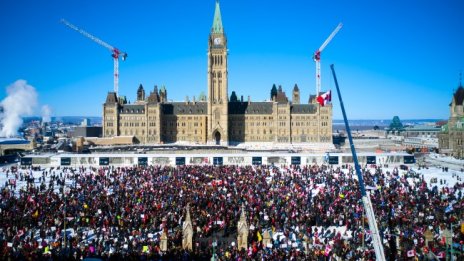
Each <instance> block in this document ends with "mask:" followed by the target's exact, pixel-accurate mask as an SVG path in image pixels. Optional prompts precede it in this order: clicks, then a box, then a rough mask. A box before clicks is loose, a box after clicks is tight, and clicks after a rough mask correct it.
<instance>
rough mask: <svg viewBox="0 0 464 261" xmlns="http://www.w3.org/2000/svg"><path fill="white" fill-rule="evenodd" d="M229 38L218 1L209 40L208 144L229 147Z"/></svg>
mask: <svg viewBox="0 0 464 261" xmlns="http://www.w3.org/2000/svg"><path fill="white" fill-rule="evenodd" d="M227 74H228V73H227V38H226V35H225V34H224V28H223V27H222V19H221V10H220V7H219V1H218V0H217V1H216V9H215V11H214V20H213V27H212V28H211V33H210V34H209V39H208V144H216V145H228V143H229V135H228V123H229V122H228V114H229V112H228V102H229V99H228V91H227V89H228V88H227V79H228V76H227Z"/></svg>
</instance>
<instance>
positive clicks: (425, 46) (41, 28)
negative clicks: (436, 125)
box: [0, 0, 464, 119]
mask: <svg viewBox="0 0 464 261" xmlns="http://www.w3.org/2000/svg"><path fill="white" fill-rule="evenodd" d="M214 2H215V1H214V0H201V1H181V0H169V1H168V0H158V1H148V0H147V1H115V0H112V1H107V0H102V1H90V0H79V1H77V0H70V1H63V0H60V1H58V0H55V1H31V0H30V1H25V0H2V1H0V35H1V36H2V40H1V41H0V49H1V51H2V59H0V71H1V73H0V88H1V90H0V99H3V98H4V97H5V95H6V91H5V90H6V87H7V86H8V85H10V84H11V83H13V82H15V81H16V80H17V79H24V80H26V81H27V82H28V83H29V84H31V85H32V86H34V87H35V88H36V90H37V92H38V94H39V104H40V105H44V104H47V105H49V106H50V107H51V108H52V114H53V116H78V115H84V116H101V110H102V103H103V102H104V100H105V97H106V94H107V92H108V91H111V90H112V88H113V76H112V74H113V61H112V58H111V57H110V52H109V51H108V50H106V49H105V48H103V47H101V46H99V45H98V44H96V43H94V42H92V41H90V40H89V39H87V38H85V37H83V36H81V35H79V34H78V33H76V32H75V31H72V30H70V29H69V28H67V27H66V26H64V25H63V24H61V23H60V22H59V20H60V19H61V18H65V19H67V20H68V21H70V22H71V23H74V24H76V25H77V26H79V27H81V28H83V29H85V30H86V31H88V32H90V33H92V34H94V35H96V36H98V37H99V38H101V39H102V40H104V41H106V42H108V43H110V44H112V45H113V46H116V47H118V48H119V49H121V50H123V51H126V52H127V53H128V55H129V57H128V59H127V60H126V61H125V62H120V87H119V90H120V94H125V95H127V97H128V98H129V100H131V101H133V100H135V96H136V95H135V94H136V90H137V87H138V85H139V84H140V83H142V84H143V86H144V87H145V89H146V91H147V93H148V92H149V90H152V88H153V86H154V85H155V84H156V85H158V86H160V85H163V84H164V85H166V88H167V90H168V98H169V99H172V100H174V101H183V100H184V99H185V96H189V97H190V98H192V96H196V97H198V95H199V94H200V92H201V91H203V92H205V93H207V84H206V80H207V77H206V62H207V60H206V50H207V39H208V35H209V32H210V28H211V25H212V21H213V15H214ZM220 4H221V13H222V21H223V25H224V28H225V31H226V34H227V37H228V48H229V50H230V51H229V95H230V93H231V92H232V91H233V90H235V91H236V93H237V95H239V97H240V95H243V96H244V97H245V99H246V97H247V96H248V95H250V96H251V99H252V100H253V101H263V100H266V99H269V93H270V89H271V87H272V84H273V83H275V84H277V85H282V87H283V89H284V91H286V93H287V95H288V96H291V90H292V88H293V85H294V84H295V83H297V84H298V86H299V87H300V91H301V97H302V98H301V99H302V101H305V102H306V101H307V98H308V96H309V95H310V94H313V93H314V92H315V76H314V75H315V65H314V62H313V61H312V53H313V52H314V51H315V50H316V49H317V48H318V47H319V46H320V45H321V44H322V42H323V41H324V40H325V39H326V38H327V37H328V35H329V34H330V32H331V31H332V30H333V29H334V28H335V26H336V25H337V24H338V23H339V22H342V23H343V25H344V26H343V28H342V29H341V30H340V32H339V33H338V34H337V35H336V37H335V38H334V40H333V41H332V42H331V43H330V44H329V45H328V46H327V48H326V49H325V50H324V52H323V53H322V89H323V90H328V89H332V91H333V92H335V86H334V82H333V79H332V76H331V72H330V67H329V66H330V64H332V63H333V64H335V68H336V72H337V76H338V81H339V84H340V87H341V91H342V95H343V100H344V103H345V107H346V110H347V114H348V117H349V118H351V119H379V118H380V119H391V118H392V117H393V116H394V115H398V116H400V118H402V119H407V118H439V119H445V118H448V117H449V106H448V105H449V103H450V101H451V97H452V93H453V90H454V89H456V88H457V87H458V85H459V72H460V71H461V70H463V69H464V48H463V42H464V41H463V40H464V39H463V38H464V34H463V32H464V22H463V21H464V19H463V18H464V17H463V11H464V1H460V0H450V1H439V0H436V1H435V0H420V1H419V0H416V1H413V0H410V1H404V0H403V1H400V0H388V1H342V0H339V1H338V0H337V1H309V0H289V1H269V0H254V1H250V0H248V1H247V0H222V1H221V2H220ZM333 101H334V113H333V117H334V118H335V119H341V118H342V116H341V109H340V107H339V103H338V97H337V96H335V95H334V97H333ZM39 114H40V106H38V107H37V115H39Z"/></svg>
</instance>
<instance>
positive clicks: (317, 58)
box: [313, 23, 343, 96]
mask: <svg viewBox="0 0 464 261" xmlns="http://www.w3.org/2000/svg"><path fill="white" fill-rule="evenodd" d="M342 26H343V24H342V23H339V24H338V25H337V27H336V28H335V29H334V30H333V32H332V33H331V34H330V35H329V37H328V38H327V39H326V40H325V41H324V43H323V44H322V45H321V47H319V49H317V51H316V52H314V55H313V60H314V61H315V62H316V96H317V95H319V92H320V91H321V52H322V51H323V50H324V49H325V47H326V46H327V45H328V44H329V43H330V41H332V39H333V38H334V36H335V35H336V34H337V33H338V31H340V29H341V28H342Z"/></svg>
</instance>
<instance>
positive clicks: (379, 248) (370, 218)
mask: <svg viewBox="0 0 464 261" xmlns="http://www.w3.org/2000/svg"><path fill="white" fill-rule="evenodd" d="M330 69H331V70H332V75H333V78H334V82H335V87H336V88H337V94H338V100H339V101H340V107H341V108H342V114H343V121H344V122H345V129H346V133H347V134H348V140H349V141H350V148H351V155H352V156H353V162H354V169H355V170H356V175H357V176H358V184H359V188H360V189H361V200H362V202H363V205H364V210H365V211H366V214H367V222H368V223H369V228H370V230H371V234H372V244H373V245H374V252H375V257H376V260H378V261H385V252H384V250H383V244H382V239H381V238H380V233H379V228H378V227H377V221H376V220H375V214H374V208H373V207H372V202H371V197H370V195H369V194H368V193H366V187H365V186H364V180H363V175H362V173H361V167H360V166H359V162H358V156H357V154H356V148H355V147H354V143H353V137H352V136H351V129H350V124H348V117H347V116H346V111H345V105H343V99H342V95H341V92H340V87H339V86H338V80H337V75H336V74H335V68H334V65H333V64H332V65H331V66H330Z"/></svg>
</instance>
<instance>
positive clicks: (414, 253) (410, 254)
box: [407, 249, 416, 257]
mask: <svg viewBox="0 0 464 261" xmlns="http://www.w3.org/2000/svg"><path fill="white" fill-rule="evenodd" d="M407 254H408V257H414V256H416V250H414V249H412V250H409V251H408V253H407Z"/></svg>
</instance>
